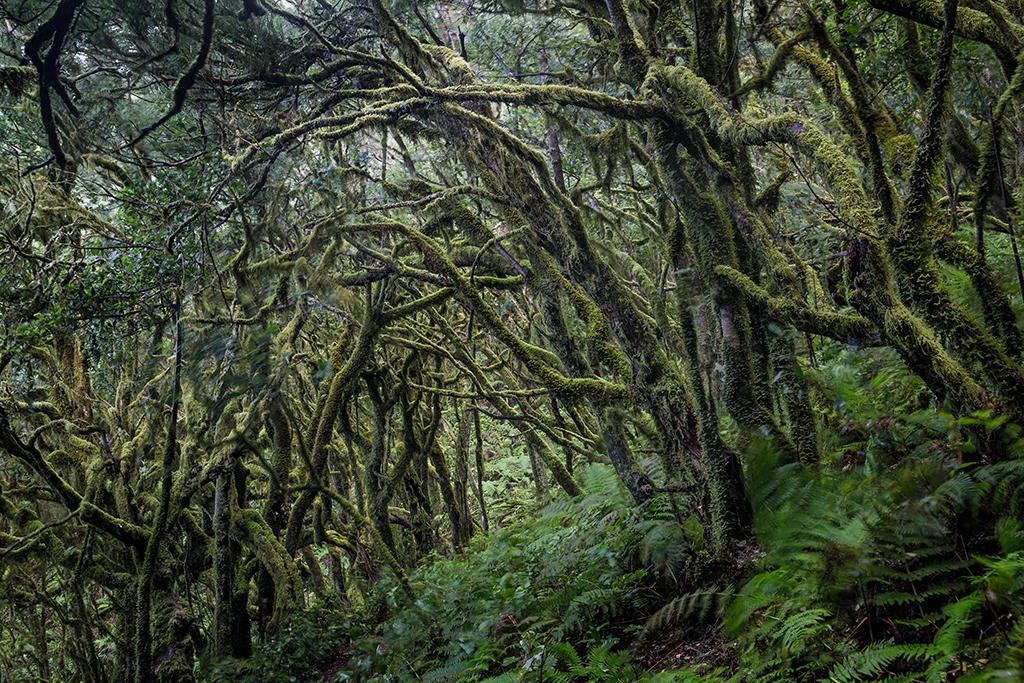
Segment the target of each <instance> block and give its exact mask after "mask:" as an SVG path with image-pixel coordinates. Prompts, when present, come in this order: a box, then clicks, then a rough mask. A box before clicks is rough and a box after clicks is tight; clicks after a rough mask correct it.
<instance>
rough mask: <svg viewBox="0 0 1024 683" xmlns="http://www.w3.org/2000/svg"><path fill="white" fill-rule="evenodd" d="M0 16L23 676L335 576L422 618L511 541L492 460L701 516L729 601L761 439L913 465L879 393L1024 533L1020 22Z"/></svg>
mask: <svg viewBox="0 0 1024 683" xmlns="http://www.w3.org/2000/svg"><path fill="white" fill-rule="evenodd" d="M0 15H2V16H0V18H2V20H3V22H4V26H3V28H2V29H0V101H2V108H0V127H2V130H3V133H4V134H3V136H2V139H0V236H2V240H0V250H2V251H3V254H4V256H3V259H2V261H0V294H2V295H0V315H2V317H3V323H4V324H3V331H2V341H0V459H2V460H0V462H2V463H3V466H2V468H0V470H2V478H0V577H2V582H3V585H4V588H2V589H0V610H5V609H8V608H9V609H10V610H11V613H12V614H13V613H15V612H17V613H24V614H28V615H30V616H29V617H28V618H26V619H25V620H24V621H23V622H22V623H20V624H16V623H14V622H13V621H12V622H11V623H10V624H8V625H5V628H6V629H7V630H8V631H9V632H10V633H11V634H12V635H11V637H9V638H7V640H6V641H4V642H5V643H14V642H28V641H32V643H33V649H32V651H31V654H26V653H27V652H28V651H27V650H24V651H21V650H19V651H15V650H16V648H14V646H13V645H12V646H11V648H12V649H10V650H9V652H10V654H7V653H5V654H4V655H3V656H4V657H7V658H8V659H7V660H6V661H4V660H0V668H6V669H8V670H11V671H13V670H15V669H14V667H15V661H17V662H18V664H17V666H18V667H21V669H19V670H25V671H31V674H30V675H31V676H35V677H36V679H37V680H39V679H41V680H81V681H90V682H92V681H95V682H100V681H108V680H125V679H127V678H134V680H136V681H145V680H151V679H155V680H160V681H191V680H194V679H195V675H196V674H195V670H196V662H197V661H198V658H200V656H201V655H202V654H203V653H207V654H210V653H212V655H214V656H218V657H240V658H244V657H248V656H250V655H251V653H252V647H253V642H254V639H258V640H263V639H264V638H265V637H267V636H268V635H271V634H273V633H274V632H275V631H276V630H277V629H278V628H279V627H281V626H282V625H283V624H285V623H287V622H288V620H289V619H290V618H291V616H292V615H293V614H295V613H296V611H297V610H298V609H299V608H301V606H302V605H303V604H304V603H305V602H306V601H307V600H308V598H309V597H310V596H312V595H314V594H315V595H317V596H323V595H325V594H326V593H330V592H333V591H337V592H339V593H340V594H341V595H343V596H345V599H346V601H347V602H348V604H351V605H357V604H360V603H361V602H363V601H364V600H365V599H366V595H367V592H368V591H369V590H371V588H370V586H371V585H372V584H373V583H374V581H375V580H376V578H377V577H378V576H379V574H380V572H381V571H387V572H388V575H389V576H393V577H394V580H395V581H396V582H397V585H398V586H400V587H401V589H402V591H404V593H405V594H406V595H407V596H408V597H410V598H411V597H412V596H414V595H415V594H417V592H418V589H417V588H416V586H414V585H413V584H412V583H410V581H409V578H408V572H409V571H410V570H411V568H412V567H414V566H416V564H417V563H418V562H419V561H420V560H421V559H422V558H425V557H427V556H428V555H429V554H430V553H432V552H434V551H440V552H442V553H453V552H454V553H457V552H459V551H462V550H464V549H466V548H467V547H469V545H470V541H471V539H472V537H473V536H474V535H483V534H487V533H488V532H490V531H493V529H492V526H495V525H494V520H493V519H491V518H490V517H489V515H490V514H491V513H492V510H489V509H488V506H489V501H488V499H487V496H486V487H485V483H486V479H487V476H488V475H487V468H488V464H489V463H490V462H492V461H493V460H494V459H495V458H496V457H498V456H497V455H495V454H494V453H493V452H491V450H492V449H495V448H512V447H516V448H522V449H523V452H524V453H525V454H526V456H528V457H527V458H526V460H524V461H523V463H522V465H523V466H524V467H528V468H529V476H530V478H531V480H532V485H533V486H534V487H535V490H536V494H537V496H538V497H539V498H540V499H542V500H547V499H549V498H550V497H552V496H554V495H555V494H556V489H560V490H561V491H562V492H564V493H565V494H566V495H567V496H570V497H571V496H579V495H581V494H583V493H584V491H585V488H586V487H585V485H584V483H583V476H582V473H583V472H584V471H585V470H586V467H585V466H586V465H588V464H590V463H606V464H610V465H611V466H612V467H613V468H614V472H615V473H616V474H617V477H618V479H619V480H620V481H621V483H622V485H624V486H625V489H626V490H627V491H628V494H629V500H630V501H631V504H632V505H633V506H634V507H635V508H636V509H645V508H646V507H649V506H651V505H657V504H661V503H663V502H664V501H666V500H670V501H671V505H672V506H673V508H674V512H673V515H674V519H676V520H677V521H678V523H679V524H680V525H681V527H680V528H686V529H688V531H687V533H688V534H689V535H690V536H691V537H692V538H700V539H701V540H700V543H699V544H697V545H694V546H692V547H691V548H690V550H688V551H687V552H686V554H685V558H684V559H683V560H681V562H682V565H681V566H683V567H684V570H683V573H684V574H685V575H686V576H687V577H689V578H688V579H687V580H688V581H689V582H690V584H689V585H690V586H691V587H697V588H700V587H705V588H706V587H707V586H708V585H710V584H709V581H708V577H711V576H714V575H715V574H716V573H721V572H722V571H724V569H723V568H725V567H732V566H734V565H735V564H736V563H737V559H736V558H737V556H738V553H740V551H739V550H738V549H739V548H741V547H744V545H745V544H747V543H748V542H750V543H755V542H758V540H759V539H760V542H763V543H768V541H767V540H765V539H766V538H767V536H765V535H764V534H765V533H766V532H764V531H763V528H762V527H757V526H756V524H755V520H756V519H758V515H760V514H761V513H762V511H763V509H764V506H765V505H768V504H769V503H766V501H767V500H768V499H769V498H770V496H771V495H773V491H775V490H776V489H770V488H769V487H768V484H769V482H770V481H776V480H775V479H773V478H772V476H774V475H772V476H769V475H768V474H765V472H767V470H765V472H762V474H764V476H763V477H761V478H760V479H759V478H758V477H757V476H754V474H753V473H754V472H756V471H757V467H759V466H761V465H757V464H756V463H759V462H762V461H760V460H757V459H756V458H755V456H754V454H757V453H761V454H764V453H771V454H773V455H772V457H773V458H774V459H773V460H772V463H773V465H772V468H776V469H778V468H787V467H789V468H798V469H799V471H800V472H802V473H804V474H803V475H799V476H798V475H797V474H793V475H792V481H800V482H804V483H806V482H809V481H811V479H809V478H807V479H801V478H800V476H805V477H812V474H811V473H817V474H821V473H827V472H830V471H831V472H842V471H846V472H848V471H850V468H851V467H862V466H866V467H868V469H869V470H870V468H871V467H872V466H874V467H880V468H881V470H880V471H885V470H886V469H890V470H895V469H896V468H900V467H903V465H905V464H906V463H904V460H905V459H907V458H911V456H912V454H916V455H914V457H918V456H919V455H921V454H920V453H918V452H917V451H915V450H914V449H913V448H912V447H907V448H905V449H903V450H902V451H901V450H900V449H899V448H896V449H895V450H892V451H890V452H888V455H887V456H886V458H887V459H886V460H885V461H884V462H881V464H879V463H875V464H874V465H872V461H871V458H867V463H865V456H864V451H863V450H862V451H860V452H859V455H857V453H856V449H855V448H846V447H847V446H848V445H849V444H852V443H862V442H864V441H866V439H864V438H862V436H863V434H862V433H861V432H860V431H859V430H861V426H859V423H858V422H857V419H851V418H850V415H851V412H850V411H851V410H854V409H856V410H860V411H862V412H861V413H859V415H861V416H863V415H864V414H865V411H866V412H868V413H870V412H871V411H872V410H873V409H872V408H870V407H866V406H867V405H869V404H872V403H874V404H877V406H878V408H877V410H878V414H877V415H876V417H875V418H873V419H876V420H877V421H881V420H893V419H897V418H899V417H900V416H901V415H903V416H906V415H911V414H913V415H917V416H922V415H928V416H930V417H929V418H928V419H930V420H933V421H934V420H939V421H944V422H942V424H944V425H946V428H945V432H944V435H943V436H941V437H940V436H938V435H937V434H936V433H933V432H928V431H927V430H926V431H925V432H924V433H925V434H928V435H929V438H932V444H933V447H932V448H931V449H930V450H928V449H927V448H925V449H924V450H925V451H927V458H930V460H929V462H931V463H932V465H934V466H935V467H936V468H937V469H936V471H937V472H942V473H943V476H944V477H946V478H949V477H956V476H967V475H965V474H964V469H963V468H965V467H967V466H968V464H969V463H970V464H971V466H973V467H977V468H983V469H984V471H985V472H986V473H988V474H986V475H985V476H991V480H990V481H989V484H986V485H985V486H987V488H984V487H983V489H984V490H982V491H981V492H980V493H978V494H977V495H978V497H979V498H978V500H979V501H981V500H982V499H984V501H987V502H985V503H984V506H987V507H986V508H985V510H986V511H985V512H984V514H981V513H979V515H980V516H979V518H978V519H979V520H981V521H978V522H977V529H975V530H973V531H971V532H970V534H973V535H970V534H968V535H969V536H970V538H972V539H981V538H988V539H989V540H990V541H991V539H992V538H993V537H994V536H993V534H994V533H995V532H994V531H992V529H993V528H994V527H993V525H994V524H996V522H997V520H998V519H1000V518H1004V513H1005V514H1008V515H1010V516H1009V517H1008V518H1012V519H1019V516H1020V515H1019V508H1018V507H1013V508H1012V510H1010V508H1006V507H1005V506H1006V505H1007V502H1006V499H1002V498H1001V499H999V500H1000V501H1001V502H995V500H996V499H995V498H993V496H996V494H997V492H999V491H1002V492H1003V493H1005V486H1003V484H1005V482H1006V481H1007V480H1005V479H1003V478H1002V477H1004V476H1009V475H1008V474H1007V473H1008V472H1011V471H1017V470H1013V468H1012V467H1011V466H1013V465H1015V463H1017V462H1018V460H1017V458H1018V456H1019V452H1018V451H1019V445H1018V444H1017V442H1016V438H1017V430H1016V428H1015V427H1013V425H1016V424H1024V367H1022V365H1021V354H1022V352H1024V337H1022V333H1021V327H1020V316H1021V311H1022V303H1021V296H1022V295H1024V277H1022V275H1021V266H1020V259H1019V256H1018V249H1017V243H1016V237H1015V235H1016V232H1017V231H1018V230H1019V221H1018V218H1019V212H1018V211H1017V208H1016V206H1017V198H1016V195H1017V191H1018V186H1019V176H1020V173H1021V169H1022V165H1021V164H1022V162H1024V156H1022V155H1024V120H1022V119H1021V116H1020V114H1019V110H1020V104H1021V103H1022V102H1024V93H1022V91H1024V44H1022V41H1024V24H1022V19H1024V6H1021V5H1018V4H1017V3H1014V2H1009V1H1008V0H1007V1H997V2H990V3H981V2H974V3H963V4H962V5H961V4H960V3H958V2H957V0H945V2H944V3H941V4H940V3H937V2H927V1H925V0H900V1H889V0H867V1H857V2H845V1H844V0H833V2H831V3H829V2H817V1H816V2H811V3H808V2H804V0H800V1H798V2H796V1H794V2H789V1H785V2H775V3H769V2H767V1H765V0H752V1H751V2H747V1H746V0H743V1H736V0H694V2H692V3H672V2H662V1H660V0H635V1H634V2H625V1H623V0H606V2H590V1H589V0H572V1H570V2H548V1H547V0H525V1H524V0H515V1H513V0H500V1H499V2H493V1H490V0H488V1H487V2H476V1H475V0H467V2H465V3H459V4H456V3H452V4H445V3H441V2H423V3H419V4H418V3H417V2H416V1H415V0H393V1H391V0H389V1H385V0H369V1H368V2H367V3H357V2H348V0H316V1H313V0H296V1H295V2H284V1H283V0H241V1H236V0H224V1H221V2H215V1H214V0H204V1H203V2H202V3H188V2H181V1H179V0H167V1H166V2H153V1H152V0H132V1H130V2H123V1H121V0H54V1H51V2H39V1H38V0H5V1H4V2H3V3H2V4H0ZM857 401H863V405H862V404H857V405H856V406H855V405H854V404H856V403H857ZM882 407H884V411H883V410H882ZM885 411H887V412H888V413H889V414H888V415H883V414H882V413H883V412H885ZM873 414H874V413H873ZM922 419H923V418H922ZM874 424H875V425H876V426H877V422H876V423H874ZM905 424H909V423H905ZM498 432H500V433H501V434H503V435H505V436H502V437H501V438H500V439H498V438H496V437H494V434H496V433H498ZM907 432H908V433H910V434H913V433H914V429H911V428H910V427H907ZM516 444H517V445H516ZM922 452H924V451H922ZM851 453H854V455H853V456H850V454H851ZM849 457H852V462H851V460H850V459H849ZM921 457H924V456H921ZM751 458H754V459H751ZM858 458H859V460H858ZM907 462H910V460H907ZM914 462H917V461H916V460H915V461H914ZM901 463H903V464H902V465H901ZM762 464H763V463H762ZM915 466H916V465H915ZM990 468H1002V469H990ZM910 469H911V468H909V467H908V468H906V469H905V471H910ZM772 471H775V470H772ZM780 471H781V470H780ZM793 471H794V472H795V471H796V470H793ZM858 471H860V470H858ZM875 471H876V472H877V471H879V470H875ZM901 471H903V470H901ZM929 471H931V470H929ZM981 471H982V469H978V472H981ZM996 473H998V476H997V474H996ZM817 474H816V475H813V476H817ZM915 476H916V475H915ZM921 476H922V477H923V478H924V479H927V476H925V475H923V474H922V475H921ZM928 476H932V475H928ZM935 476H937V475H935ZM971 476H974V477H976V478H977V477H979V476H980V475H978V473H977V472H975V473H974V474H973V475H971ZM933 483H934V482H933ZM793 485H795V484H793ZM936 485H937V484H936ZM773 486H774V485H773ZM908 490H909V489H908ZM929 490H931V489H929ZM924 495H925V494H924V493H922V494H921V496H922V497H923V496H924ZM999 495H1003V494H1002V493H1000V494H999ZM986 496H988V497H986ZM659 501H660V503H659ZM890 502H891V501H890ZM865 505H867V503H865ZM892 505H893V506H896V505H898V503H896V502H892ZM979 505H981V503H979ZM1013 505H1014V506H1017V505H1019V502H1014V503H1013ZM1004 508H1005V509H1004ZM837 509H838V508H837ZM929 514H931V513H929ZM935 514H936V515H939V517H942V515H947V516H946V517H943V519H945V520H946V521H948V520H949V519H951V518H952V517H950V516H949V515H951V514H952V513H947V512H942V513H940V512H935ZM953 516H954V517H955V515H953ZM937 518H938V517H937ZM1008 518H1004V521H1003V522H1000V523H1001V524H1003V526H1002V527H1000V528H1003V529H1004V530H1005V529H1009V528H1010V527H1008V526H1006V524H1009V522H1005V519H1008ZM762 519H763V518H762ZM790 521H791V522H792V520H790ZM965 533H966V532H965ZM1006 533H1008V534H1010V535H1011V536H1012V533H1016V532H1012V533H1011V532H1010V531H1007V532H1006ZM979 542H980V541H979ZM1005 547H1006V548H1008V547H1010V546H1005ZM971 552H988V551H987V550H984V549H978V550H973V551H967V554H970V553H971ZM908 566H909V565H908ZM384 568H386V569H384ZM1018 569H1019V568H1018ZM823 571H824V570H823ZM1018 576H1019V575H1018ZM331 584H333V586H332V585H331ZM204 610H208V612H209V613H208V614H207V612H206V611H204ZM1017 616H1019V614H1017V615H1015V618H1016V617H1017ZM4 618H5V619H6V617H4ZM49 619H53V620H56V622H57V623H59V624H60V627H59V629H57V631H53V630H52V629H51V632H50V633H49V634H48V635H46V634H44V635H40V634H41V633H43V631H44V630H46V628H47V626H46V622H47V620H49ZM808 623H810V622H808ZM3 637H5V636H3V634H2V633H0V638H3ZM98 643H100V644H98ZM101 644H103V645H101ZM47 645H48V646H49V647H50V648H51V649H50V650H49V651H48V650H47ZM904 655H905V653H904ZM894 656H895V655H894ZM901 656H903V655H901ZM865 666H867V665H865ZM879 667H881V665H879ZM879 670H880V668H878V669H871V667H870V666H869V667H868V671H867V673H868V674H874V673H878V671H879ZM851 671H852V669H851ZM28 675H29V674H26V676H28ZM0 679H2V677H0ZM12 680H14V679H12ZM17 680H29V679H28V678H27V677H26V678H22V679H17Z"/></svg>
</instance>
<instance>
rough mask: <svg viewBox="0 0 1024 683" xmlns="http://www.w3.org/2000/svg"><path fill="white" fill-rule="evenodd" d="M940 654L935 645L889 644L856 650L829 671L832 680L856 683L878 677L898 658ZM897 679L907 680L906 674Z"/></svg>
mask: <svg viewBox="0 0 1024 683" xmlns="http://www.w3.org/2000/svg"><path fill="white" fill-rule="evenodd" d="M937 654H939V651H938V648H936V647H934V646H933V645H919V644H911V645H889V646H886V647H880V648H877V649H869V650H865V651H863V652H856V653H854V654H851V655H849V656H847V657H846V658H845V659H844V660H843V661H841V662H840V663H839V664H837V665H835V666H834V667H833V668H832V670H831V671H830V672H829V678H830V680H832V681H834V682H835V683H854V682H855V681H863V680H868V679H876V678H877V677H878V676H879V675H880V674H881V673H883V670H884V669H885V668H886V667H888V666H889V665H891V664H892V663H893V662H895V661H896V660H898V659H904V660H924V659H928V658H929V657H934V656H936V655H937ZM893 678H895V679H897V680H905V679H906V678H907V677H906V676H894V677H893Z"/></svg>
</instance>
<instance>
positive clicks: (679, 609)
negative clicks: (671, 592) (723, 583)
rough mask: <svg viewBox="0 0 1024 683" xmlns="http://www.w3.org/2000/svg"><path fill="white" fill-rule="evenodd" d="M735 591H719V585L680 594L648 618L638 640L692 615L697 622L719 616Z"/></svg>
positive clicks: (645, 638) (703, 621) (640, 640)
mask: <svg viewBox="0 0 1024 683" xmlns="http://www.w3.org/2000/svg"><path fill="white" fill-rule="evenodd" d="M733 593H734V591H733V589H732V588H731V587H730V588H727V589H726V590H725V591H719V590H718V587H717V586H712V587H711V588H709V589H707V590H699V591H693V592H692V593H686V594H684V595H680V596H679V597H677V598H675V599H674V600H672V601H670V602H669V603H668V604H666V605H665V606H664V607H662V608H661V609H659V610H658V611H657V612H655V613H654V614H652V615H651V616H650V617H649V618H648V619H647V621H646V622H645V623H644V627H643V629H641V631H640V633H639V635H637V639H636V642H638V643H643V642H645V641H646V640H647V638H649V637H650V636H652V635H654V634H656V633H660V632H661V631H664V630H666V629H668V628H672V627H674V626H676V625H678V624H679V623H680V622H682V621H683V620H684V619H687V618H689V617H691V616H696V621H697V623H705V622H707V621H709V619H710V618H712V617H717V616H719V615H720V614H722V613H723V612H724V611H725V608H726V606H727V605H728V601H729V599H730V598H731V597H732V595H733Z"/></svg>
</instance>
